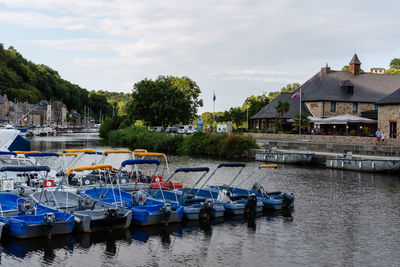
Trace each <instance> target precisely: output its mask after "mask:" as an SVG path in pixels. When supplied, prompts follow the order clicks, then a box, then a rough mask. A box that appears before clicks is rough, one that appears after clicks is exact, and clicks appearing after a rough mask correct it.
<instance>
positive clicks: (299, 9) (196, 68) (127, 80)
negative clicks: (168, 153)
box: [0, 0, 400, 113]
mask: <svg viewBox="0 0 400 267" xmlns="http://www.w3.org/2000/svg"><path fill="white" fill-rule="evenodd" d="M399 14H400V1H398V0H395V1H392V0H386V1H369V0H355V1H348V0H346V1H342V0H335V1H324V0H302V1H299V0H279V1H267V0H229V1H228V0H220V1H215V0H213V1H212V0H202V1H192V0H169V1H165V0H164V1H159V0H150V1H134V0H115V1H114V0H0V36H1V37H0V43H2V44H4V46H5V47H6V48H7V47H9V46H14V48H15V49H16V50H17V51H19V52H20V53H21V54H22V55H23V56H24V57H25V58H27V59H28V60H31V61H33V62H35V63H37V64H46V65H48V66H50V67H51V68H53V69H55V70H57V71H58V72H59V74H60V75H61V77H62V78H63V79H66V80H68V81H70V82H72V83H75V84H78V85H79V86H81V87H83V88H86V89H88V90H107V91H115V92H126V93H129V92H131V91H132V88H133V85H134V84H135V83H136V82H139V81H140V80H142V79H145V78H149V79H156V78H157V76H159V75H174V76H188V77H189V78H191V79H192V80H194V81H195V82H196V83H197V84H198V85H199V87H200V89H201V91H202V93H201V95H200V98H201V99H203V102H204V106H203V107H202V108H200V109H199V113H202V112H205V111H210V112H212V111H213V92H214V91H215V96H216V101H215V111H224V110H227V109H229V108H231V107H236V106H242V104H243V103H244V101H245V99H246V98H247V97H248V96H250V95H261V94H263V93H267V94H268V93H269V92H271V91H277V90H280V88H282V87H284V86H285V85H287V84H289V83H293V82H299V83H300V84H302V83H304V82H305V81H307V80H308V79H309V78H310V77H311V76H312V75H314V74H315V73H316V72H318V71H319V70H320V69H321V68H322V67H324V66H325V65H326V64H328V65H329V66H330V67H331V68H332V69H335V70H340V69H341V68H342V67H343V65H346V64H348V63H349V61H350V60H351V58H352V56H353V55H354V53H355V52H356V53H357V55H358V57H359V59H360V61H361V63H362V65H361V68H363V69H364V70H366V71H368V70H369V68H371V67H385V68H388V66H389V63H390V60H391V59H393V58H400V46H399V44H400V27H399V22H400V18H399Z"/></svg>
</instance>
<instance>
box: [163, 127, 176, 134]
mask: <svg viewBox="0 0 400 267" xmlns="http://www.w3.org/2000/svg"><path fill="white" fill-rule="evenodd" d="M165 132H167V133H178V128H177V127H169V128H168V129H167V130H166V131H165Z"/></svg>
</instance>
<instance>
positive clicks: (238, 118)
mask: <svg viewBox="0 0 400 267" xmlns="http://www.w3.org/2000/svg"><path fill="white" fill-rule="evenodd" d="M224 115H225V119H226V120H227V121H232V123H233V124H234V125H235V126H236V129H237V128H240V127H241V126H242V125H243V123H244V122H245V121H246V112H245V111H244V110H243V109H242V108H240V107H234V108H230V110H229V111H228V112H225V114H224Z"/></svg>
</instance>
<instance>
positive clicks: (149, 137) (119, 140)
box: [107, 126, 258, 159]
mask: <svg viewBox="0 0 400 267" xmlns="http://www.w3.org/2000/svg"><path fill="white" fill-rule="evenodd" d="M107 141H108V144H109V145H111V146H123V147H129V148H131V149H135V148H143V149H147V150H148V151H154V152H164V153H168V154H179V155H188V156H210V157H220V158H225V159H234V158H241V157H242V155H243V153H244V151H246V150H248V149H252V148H257V147H258V146H257V144H256V141H255V140H254V139H253V138H252V137H251V136H244V135H243V134H231V135H228V134H225V133H224V134H215V133H214V134H210V133H203V132H199V133H195V134H193V135H189V136H185V137H184V136H181V135H169V134H166V133H157V132H148V131H147V128H145V127H138V126H135V127H128V128H125V129H122V130H114V131H111V132H109V134H108V139H107Z"/></svg>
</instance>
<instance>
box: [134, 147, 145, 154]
mask: <svg viewBox="0 0 400 267" xmlns="http://www.w3.org/2000/svg"><path fill="white" fill-rule="evenodd" d="M133 153H147V150H146V149H140V148H138V149H135V150H133Z"/></svg>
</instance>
